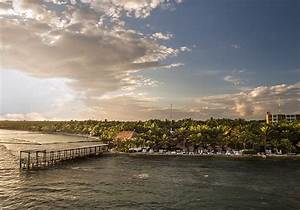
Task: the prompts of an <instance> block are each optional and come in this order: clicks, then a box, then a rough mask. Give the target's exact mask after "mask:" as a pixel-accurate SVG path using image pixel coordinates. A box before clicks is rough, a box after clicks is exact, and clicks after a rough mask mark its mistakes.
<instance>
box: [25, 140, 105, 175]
mask: <svg viewBox="0 0 300 210" xmlns="http://www.w3.org/2000/svg"><path fill="white" fill-rule="evenodd" d="M106 151H108V147H107V144H97V145H91V146H84V147H76V148H69V149H62V150H48V151H47V150H36V149H35V150H23V151H20V168H21V169H28V170H29V169H33V168H42V167H48V166H53V165H56V164H57V163H60V162H63V161H67V160H74V159H78V158H84V157H89V156H97V155H101V154H102V153H103V152H106Z"/></svg>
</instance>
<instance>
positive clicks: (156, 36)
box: [152, 32, 174, 40]
mask: <svg viewBox="0 0 300 210" xmlns="http://www.w3.org/2000/svg"><path fill="white" fill-rule="evenodd" d="M173 37H174V36H173V34H170V33H167V34H163V33H161V32H156V33H154V34H152V38H153V39H155V40H157V39H162V40H169V39H171V38H173Z"/></svg>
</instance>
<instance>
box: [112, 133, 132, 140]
mask: <svg viewBox="0 0 300 210" xmlns="http://www.w3.org/2000/svg"><path fill="white" fill-rule="evenodd" d="M134 137H136V132H134V131H120V132H119V133H118V134H117V136H116V137H115V140H116V141H127V140H130V139H132V138H134Z"/></svg>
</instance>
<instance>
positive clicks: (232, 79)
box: [224, 69, 246, 86]
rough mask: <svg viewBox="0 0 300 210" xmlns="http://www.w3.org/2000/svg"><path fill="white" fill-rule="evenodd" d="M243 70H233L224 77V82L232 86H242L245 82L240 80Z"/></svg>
mask: <svg viewBox="0 0 300 210" xmlns="http://www.w3.org/2000/svg"><path fill="white" fill-rule="evenodd" d="M244 72H245V70H243V69H242V70H233V71H232V72H231V73H230V74H229V75H226V76H225V77H224V81H226V82H229V83H231V84H233V85H234V86H241V85H244V84H245V82H246V80H245V79H242V74H243V73H244Z"/></svg>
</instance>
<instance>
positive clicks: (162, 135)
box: [0, 119, 300, 153]
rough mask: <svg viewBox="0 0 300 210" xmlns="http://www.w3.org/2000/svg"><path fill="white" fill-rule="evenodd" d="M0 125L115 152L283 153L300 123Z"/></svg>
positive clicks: (293, 145)
mask: <svg viewBox="0 0 300 210" xmlns="http://www.w3.org/2000/svg"><path fill="white" fill-rule="evenodd" d="M0 128H3V129H16V130H28V131H39V132H47V133H53V132H64V133H70V134H82V135H90V136H95V137H99V139H101V141H103V142H105V143H109V144H110V146H111V147H115V148H116V149H117V150H119V151H125V152H126V151H128V149H129V148H131V147H150V148H153V149H154V150H158V149H167V150H176V149H178V147H181V148H183V147H184V148H193V149H196V148H199V147H201V148H202V147H203V148H207V147H211V148H227V147H229V148H232V149H236V150H240V149H248V152H250V153H251V151H255V152H263V151H265V149H266V148H271V149H272V150H273V151H279V150H282V152H283V153H289V152H297V151H298V150H299V141H300V122H299V121H294V122H287V121H282V122H280V123H273V124H266V123H265V122H263V121H245V120H242V119H236V120H230V119H210V120H207V121H196V120H192V119H184V120H178V121H169V120H165V121H162V120H148V121H144V122H142V121H136V122H119V121H94V120H87V121H0ZM124 130H134V131H135V132H136V134H137V135H136V136H135V137H134V138H133V139H131V140H129V141H114V139H115V137H116V135H117V133H118V132H119V131H124Z"/></svg>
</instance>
